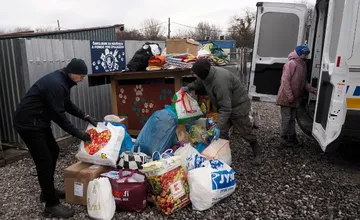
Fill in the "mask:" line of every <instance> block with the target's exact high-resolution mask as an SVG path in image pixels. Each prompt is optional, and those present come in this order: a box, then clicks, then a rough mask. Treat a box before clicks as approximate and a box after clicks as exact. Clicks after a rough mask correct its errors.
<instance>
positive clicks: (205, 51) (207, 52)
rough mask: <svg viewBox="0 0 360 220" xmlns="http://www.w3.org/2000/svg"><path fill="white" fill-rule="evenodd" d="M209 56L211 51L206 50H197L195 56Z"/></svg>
mask: <svg viewBox="0 0 360 220" xmlns="http://www.w3.org/2000/svg"><path fill="white" fill-rule="evenodd" d="M210 56H211V53H210V52H209V51H207V50H203V49H201V50H199V51H198V55H197V58H198V59H200V58H207V57H210Z"/></svg>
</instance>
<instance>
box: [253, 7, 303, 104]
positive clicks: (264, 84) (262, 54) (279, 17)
mask: <svg viewBox="0 0 360 220" xmlns="http://www.w3.org/2000/svg"><path fill="white" fill-rule="evenodd" d="M307 12H308V9H307V7H306V5H304V4H295V3H272V2H264V3H263V2H259V3H257V15H256V27H255V39H254V49H253V58H252V66H251V74H250V85H249V96H250V97H251V98H252V99H253V100H259V101H269V102H275V100H276V95H277V92H278V89H279V87H280V80H281V75H282V68H283V66H284V64H285V63H286V62H287V61H288V58H287V57H288V55H289V53H290V52H292V51H293V50H294V49H295V47H296V46H297V45H299V44H303V43H304V35H305V22H306V17H307Z"/></svg>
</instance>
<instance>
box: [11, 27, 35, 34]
mask: <svg viewBox="0 0 360 220" xmlns="http://www.w3.org/2000/svg"><path fill="white" fill-rule="evenodd" d="M24 31H32V29H31V28H30V27H17V28H14V29H13V30H9V32H10V33H11V32H13V33H16V32H24Z"/></svg>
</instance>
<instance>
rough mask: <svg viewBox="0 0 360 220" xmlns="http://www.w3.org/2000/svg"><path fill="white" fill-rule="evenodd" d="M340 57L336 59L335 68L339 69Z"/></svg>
mask: <svg viewBox="0 0 360 220" xmlns="http://www.w3.org/2000/svg"><path fill="white" fill-rule="evenodd" d="M340 62H341V56H338V57H337V62H336V67H340Z"/></svg>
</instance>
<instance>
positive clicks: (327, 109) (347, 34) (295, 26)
mask: <svg viewBox="0 0 360 220" xmlns="http://www.w3.org/2000/svg"><path fill="white" fill-rule="evenodd" d="M313 12H314V14H313V20H312V24H311V28H310V33H309V34H308V39H306V35H307V34H306V30H307V29H306V22H307V17H308V16H307V13H308V9H307V7H306V5H303V4H295V3H272V2H259V3H258V4H257V19H256V27H255V40H254V49H253V58H252V67H251V75H250V85H249V96H250V97H251V98H252V99H253V100H258V101H269V102H275V100H276V95H277V92H278V89H279V86H280V80H281V74H282V68H283V65H284V64H285V63H286V62H287V61H288V59H287V57H288V54H289V53H290V52H291V51H293V50H294V49H295V47H296V46H297V45H300V44H303V43H304V42H306V40H308V46H309V48H310V50H311V54H310V55H309V60H308V81H309V82H310V83H311V84H312V86H313V87H315V88H317V89H318V94H317V97H315V96H314V95H312V94H308V95H306V97H305V99H304V102H303V103H302V105H301V108H300V109H299V112H298V116H297V122H298V124H299V125H300V127H301V129H302V130H303V131H304V132H305V133H306V134H309V135H312V136H313V137H314V138H315V139H316V140H317V141H318V143H319V144H320V146H321V148H322V150H323V151H324V152H328V151H333V150H335V149H336V148H337V147H338V145H339V143H340V142H341V140H342V139H343V138H345V137H350V138H357V139H360V0H317V2H316V5H315V8H314V9H313Z"/></svg>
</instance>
